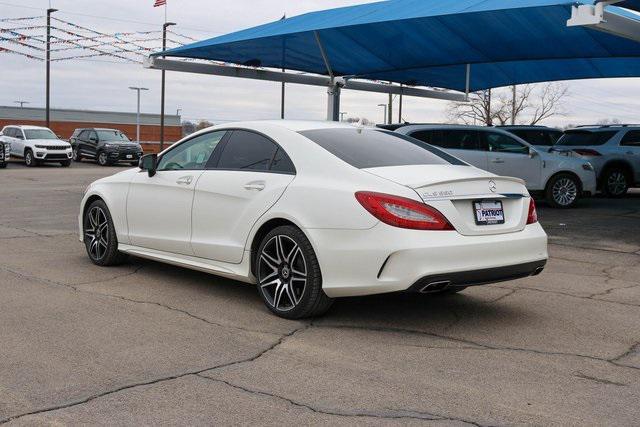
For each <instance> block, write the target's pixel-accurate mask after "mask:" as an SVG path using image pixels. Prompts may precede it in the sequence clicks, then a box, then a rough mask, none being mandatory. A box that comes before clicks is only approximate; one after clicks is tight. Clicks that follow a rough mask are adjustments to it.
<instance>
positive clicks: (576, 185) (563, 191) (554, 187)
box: [545, 173, 582, 209]
mask: <svg viewBox="0 0 640 427" xmlns="http://www.w3.org/2000/svg"><path fill="white" fill-rule="evenodd" d="M581 195H582V183H581V182H580V180H579V179H578V178H577V177H576V176H574V175H571V174H568V173H559V174H558V175H555V176H554V177H552V178H551V179H550V180H549V182H548V183H547V188H546V190H545V199H546V200H547V203H549V205H551V207H553V208H557V209H569V208H573V207H575V206H576V204H577V203H578V200H580V196H581Z"/></svg>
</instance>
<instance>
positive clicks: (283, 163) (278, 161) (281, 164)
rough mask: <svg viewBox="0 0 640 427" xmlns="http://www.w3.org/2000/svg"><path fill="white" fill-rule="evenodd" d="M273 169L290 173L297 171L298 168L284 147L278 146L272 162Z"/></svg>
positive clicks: (273, 170)
mask: <svg viewBox="0 0 640 427" xmlns="http://www.w3.org/2000/svg"><path fill="white" fill-rule="evenodd" d="M271 171H272V172H282V173H289V174H295V173H296V168H295V166H293V162H292V161H291V159H290V158H289V156H287V153H285V152H284V150H283V149H282V148H278V151H276V155H275V156H274V158H273V162H272V163H271Z"/></svg>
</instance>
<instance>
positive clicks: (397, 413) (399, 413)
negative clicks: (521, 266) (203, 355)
mask: <svg viewBox="0 0 640 427" xmlns="http://www.w3.org/2000/svg"><path fill="white" fill-rule="evenodd" d="M196 375H197V376H198V377H200V378H203V379H206V380H208V381H213V382H217V383H222V384H225V385H227V386H229V387H232V388H234V389H236V390H240V391H243V392H245V393H248V394H252V395H258V396H264V397H271V398H274V399H278V400H281V401H283V402H286V403H289V404H290V405H293V406H296V407H299V408H303V409H307V410H309V411H311V412H314V413H317V414H323V415H330V416H337V417H352V418H353V417H357V418H380V419H417V420H428V421H460V422H463V423H466V424H469V425H474V426H480V424H478V423H477V422H475V421H469V420H465V419H462V418H455V417H449V416H443V415H437V414H432V413H429V412H421V411H411V410H404V409H400V410H398V409H391V408H388V409H387V410H388V411H389V412H377V411H343V410H339V409H330V408H321V407H318V406H312V405H310V404H307V403H303V402H300V401H297V400H293V399H290V398H288V397H284V396H281V395H278V394H275V393H270V392H267V391H263V390H256V389H250V388H247V387H243V386H241V385H238V384H234V383H232V382H229V381H226V380H223V379H220V378H213V377H209V376H207V375H202V374H196Z"/></svg>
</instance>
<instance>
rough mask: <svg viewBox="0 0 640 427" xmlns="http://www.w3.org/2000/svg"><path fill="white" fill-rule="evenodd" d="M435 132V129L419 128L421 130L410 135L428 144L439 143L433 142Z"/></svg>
mask: <svg viewBox="0 0 640 427" xmlns="http://www.w3.org/2000/svg"><path fill="white" fill-rule="evenodd" d="M434 132H435V131H433V130H419V131H416V132H412V133H410V134H409V136H410V137H412V138H415V139H419V140H420V141H422V142H426V143H427V144H433V145H438V144H434V143H433V134H434Z"/></svg>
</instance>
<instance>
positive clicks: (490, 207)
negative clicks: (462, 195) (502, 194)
mask: <svg viewBox="0 0 640 427" xmlns="http://www.w3.org/2000/svg"><path fill="white" fill-rule="evenodd" d="M473 210H474V212H475V216H476V218H475V219H476V224H477V225H495V224H504V208H503V207H502V202H501V201H500V200H491V201H488V200H483V201H479V202H473Z"/></svg>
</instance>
